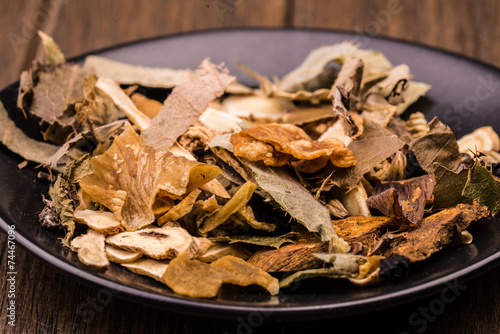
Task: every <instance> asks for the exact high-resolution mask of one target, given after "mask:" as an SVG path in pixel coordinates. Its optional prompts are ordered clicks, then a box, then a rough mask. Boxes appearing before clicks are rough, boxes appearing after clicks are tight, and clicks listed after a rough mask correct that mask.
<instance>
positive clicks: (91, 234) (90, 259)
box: [71, 229, 109, 269]
mask: <svg viewBox="0 0 500 334" xmlns="http://www.w3.org/2000/svg"><path fill="white" fill-rule="evenodd" d="M104 240H105V237H104V234H102V233H99V232H96V231H94V230H92V229H89V230H88V232H87V233H86V234H83V235H80V236H78V237H76V238H74V239H73V240H72V241H71V249H72V250H73V251H75V252H77V253H78V259H79V260H80V262H81V263H83V264H84V265H86V266H89V267H93V268H99V269H100V268H104V267H107V266H109V260H108V258H107V256H106V252H105V251H104Z"/></svg>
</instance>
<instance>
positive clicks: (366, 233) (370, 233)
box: [332, 217, 405, 253]
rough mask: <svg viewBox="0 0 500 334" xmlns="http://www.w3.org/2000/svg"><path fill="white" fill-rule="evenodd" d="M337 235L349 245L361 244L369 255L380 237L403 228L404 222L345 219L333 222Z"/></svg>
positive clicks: (384, 218) (372, 218)
mask: <svg viewBox="0 0 500 334" xmlns="http://www.w3.org/2000/svg"><path fill="white" fill-rule="evenodd" d="M332 224H333V226H335V227H337V228H338V229H337V235H338V236H339V237H341V238H342V239H344V240H345V241H347V242H349V243H353V242H361V243H362V244H363V245H364V246H366V248H367V249H366V251H367V252H368V253H369V252H370V251H371V250H372V249H373V248H374V247H375V245H376V243H377V241H378V240H379V239H380V237H381V236H382V235H384V234H385V233H386V232H388V231H391V230H398V229H400V228H401V227H402V226H405V224H404V221H402V220H400V219H398V218H396V217H347V218H345V219H341V220H333V221H332Z"/></svg>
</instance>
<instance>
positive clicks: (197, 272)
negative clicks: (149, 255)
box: [162, 253, 279, 298]
mask: <svg viewBox="0 0 500 334" xmlns="http://www.w3.org/2000/svg"><path fill="white" fill-rule="evenodd" d="M162 281H163V282H164V283H165V284H167V285H168V287H169V288H171V289H172V290H174V292H175V293H177V294H180V295H183V296H189V297H200V298H211V297H215V296H216V295H217V293H218V292H219V289H220V287H221V285H222V284H223V283H231V284H236V285H242V286H248V285H252V284H257V285H260V286H261V287H263V288H265V289H266V290H267V291H269V293H270V294H272V295H276V294H277V293H278V292H279V286H278V280H277V279H276V278H274V277H272V276H271V275H269V274H268V273H266V272H265V271H263V270H261V269H259V268H257V267H255V266H253V265H251V264H249V263H247V262H245V261H244V260H242V259H240V258H237V257H234V256H231V255H228V256H225V257H223V258H220V259H218V260H216V261H215V262H212V263H211V264H206V263H203V262H200V261H198V260H191V259H190V258H189V255H188V254H185V253H184V254H180V255H179V256H178V257H177V258H175V259H174V260H172V261H171V262H170V264H169V266H168V267H167V270H166V271H165V274H164V275H163V277H162Z"/></svg>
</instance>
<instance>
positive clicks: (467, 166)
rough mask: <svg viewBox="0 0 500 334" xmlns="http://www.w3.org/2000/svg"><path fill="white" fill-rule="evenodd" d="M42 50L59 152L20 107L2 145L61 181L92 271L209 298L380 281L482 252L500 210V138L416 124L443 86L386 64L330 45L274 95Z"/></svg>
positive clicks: (70, 236)
mask: <svg viewBox="0 0 500 334" xmlns="http://www.w3.org/2000/svg"><path fill="white" fill-rule="evenodd" d="M40 36H41V38H42V41H43V44H44V47H45V52H46V60H45V63H35V64H33V67H32V68H31V69H30V70H28V71H26V72H24V73H23V74H22V76H21V81H20V91H19V99H18V106H19V112H21V111H22V112H24V113H25V114H26V115H27V116H28V117H36V118H37V119H39V120H40V124H41V126H42V131H43V137H44V140H45V142H39V141H35V140H33V139H31V138H29V137H27V136H26V135H25V134H24V133H23V132H22V131H21V130H20V129H19V128H17V127H16V125H15V124H14V123H13V122H12V121H11V120H10V118H9V116H8V114H7V112H6V110H5V109H4V108H3V106H0V118H1V119H0V138H1V139H2V143H3V144H4V145H6V146H7V147H8V148H9V149H11V150H12V151H14V152H16V153H17V154H19V155H21V156H22V157H24V158H25V159H26V160H29V161H34V162H36V163H38V164H41V165H42V166H44V167H45V168H48V169H49V170H51V171H54V172H55V173H54V175H56V176H55V177H54V182H53V184H52V186H51V188H50V191H49V193H48V195H49V197H50V199H49V198H47V199H45V203H46V208H45V209H44V210H43V212H42V213H41V214H40V220H41V222H42V224H44V225H45V226H47V227H50V228H55V229H61V230H62V231H64V233H65V235H64V237H62V238H61V242H62V243H63V245H65V246H66V247H70V248H71V249H72V250H73V251H75V252H77V254H78V258H79V259H80V261H81V262H82V263H84V264H85V265H87V266H89V267H92V268H97V269H101V270H102V269H103V268H106V267H107V266H109V265H110V262H115V263H117V264H120V265H122V266H124V267H125V268H127V269H129V270H131V271H133V272H135V273H137V274H141V275H146V276H150V277H152V278H154V279H156V280H158V281H160V282H163V283H165V284H166V285H167V286H168V287H170V288H171V289H172V290H173V291H175V292H176V293H178V294H181V295H187V296H192V297H214V296H216V295H217V293H218V291H219V288H220V287H221V285H222V284H227V283H230V284H236V285H242V286H247V285H254V284H255V285H259V286H261V287H262V288H264V289H265V290H267V291H268V292H269V293H270V294H272V295H274V294H277V293H279V289H280V288H282V289H286V288H287V287H288V286H290V285H291V284H292V283H294V282H295V281H297V280H301V279H306V278H314V277H327V278H331V279H344V280H349V281H350V282H352V283H353V284H356V285H369V284H376V283H378V282H380V281H381V280H384V279H395V278H397V277H399V276H401V275H402V273H407V272H408V267H409V266H410V269H411V263H412V262H417V261H422V260H425V259H427V258H428V257H429V256H431V255H432V254H433V253H435V252H437V251H439V250H441V249H443V248H444V247H446V246H447V245H449V244H457V243H470V242H472V235H471V234H470V233H469V232H468V231H467V228H468V227H469V225H470V224H471V223H474V222H475V221H477V220H480V219H482V218H485V217H489V216H495V215H496V214H498V212H499V211H500V204H499V203H500V179H498V177H497V175H495V174H493V173H492V171H495V172H496V173H497V174H498V169H499V168H498V166H500V165H499V163H500V154H499V150H500V140H499V137H498V135H497V134H496V133H495V131H494V130H493V129H492V128H491V127H487V126H486V127H483V128H480V129H477V130H476V131H474V132H473V133H471V134H469V135H467V136H465V137H463V138H461V139H459V140H456V139H455V136H454V134H453V132H452V130H451V129H450V128H449V127H448V126H446V125H445V124H443V123H441V122H440V121H439V120H438V119H433V120H430V121H428V120H426V118H425V115H424V114H422V113H418V112H417V113H413V114H412V115H410V116H409V119H408V120H407V121H404V120H403V119H402V118H401V117H400V115H401V114H402V113H404V112H405V110H406V109H407V108H408V106H409V105H411V104H412V103H413V102H415V101H416V100H418V99H419V98H420V97H421V96H423V95H425V93H426V92H427V91H428V90H429V89H430V86H429V85H427V84H425V83H422V82H418V81H414V80H413V77H412V75H411V69H410V68H409V67H408V66H407V65H404V64H399V65H396V66H395V65H393V64H391V62H390V61H389V60H388V59H387V58H386V57H385V56H384V55H383V54H381V53H380V52H377V51H373V50H362V49H359V48H358V47H357V46H356V45H354V44H352V43H350V42H344V43H340V44H336V45H329V46H323V47H321V48H318V49H316V50H313V51H311V53H310V54H309V55H308V56H307V58H306V59H305V60H304V61H303V63H302V64H301V65H300V66H299V67H297V68H296V69H294V70H293V71H291V72H290V73H288V74H287V75H286V76H284V77H283V78H282V79H280V80H278V79H275V80H274V81H271V80H269V79H268V78H266V77H264V76H262V75H261V74H259V73H256V72H254V71H253V70H252V69H250V68H248V67H246V66H245V65H244V64H240V66H241V68H242V69H244V71H245V72H246V73H247V74H248V75H250V76H252V77H253V78H254V79H256V80H257V81H258V82H259V85H260V86H259V87H258V88H250V87H246V86H244V85H242V84H240V83H238V82H237V80H236V78H234V77H233V76H231V75H230V74H229V73H228V71H227V70H226V69H225V68H224V66H223V65H214V64H212V63H211V62H210V61H209V60H208V59H206V60H204V61H203V62H202V63H201V64H200V66H199V67H198V69H196V70H194V71H193V70H188V69H186V70H183V69H168V68H165V69H162V68H147V67H141V66H132V65H128V64H123V63H120V62H116V61H112V60H109V59H105V58H102V57H97V56H89V57H88V58H87V60H86V61H85V63H84V64H83V65H80V64H71V63H67V62H66V60H65V57H64V55H63V54H62V53H61V51H60V49H59V47H58V46H57V45H56V44H55V42H54V41H53V39H52V38H51V37H50V36H47V35H45V34H43V33H42V32H40ZM144 88H154V89H156V90H163V91H164V92H168V97H167V98H166V99H165V100H164V101H157V100H155V99H152V98H151V96H147V95H148V94H147V92H148V90H146V89H144ZM145 92H146V93H145ZM82 147H87V148H89V147H90V149H87V150H83V149H82ZM283 272H286V273H291V274H290V275H288V276H287V278H286V279H284V280H282V281H280V282H279V281H278V279H277V278H276V277H277V276H278V275H276V273H283ZM273 275H274V276H273ZM280 277H281V276H280Z"/></svg>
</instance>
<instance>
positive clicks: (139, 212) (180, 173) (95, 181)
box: [80, 126, 220, 231]
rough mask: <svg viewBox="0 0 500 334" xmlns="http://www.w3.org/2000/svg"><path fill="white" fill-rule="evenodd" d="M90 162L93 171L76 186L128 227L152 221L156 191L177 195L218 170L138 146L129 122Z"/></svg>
mask: <svg viewBox="0 0 500 334" xmlns="http://www.w3.org/2000/svg"><path fill="white" fill-rule="evenodd" d="M91 165H92V167H93V170H94V172H93V173H92V174H91V175H88V176H87V177H85V178H84V179H82V180H81V181H80V186H81V187H82V189H83V190H84V191H85V192H86V193H87V194H89V195H90V196H91V197H92V199H93V200H95V201H97V202H99V203H101V204H102V205H104V206H106V207H107V208H108V209H109V210H111V211H112V212H113V213H114V214H115V215H116V217H117V218H118V219H119V220H120V222H121V223H122V225H123V226H124V227H125V229H127V230H129V231H134V230H137V229H139V228H141V227H143V226H146V225H148V224H150V223H152V222H153V221H154V219H155V217H154V213H153V211H152V206H153V203H154V202H155V198H156V195H157V194H158V193H159V192H160V191H162V192H164V193H165V195H167V196H169V197H171V198H181V197H182V196H184V194H186V193H189V192H191V191H193V190H195V189H197V188H199V187H200V186H202V185H203V184H205V183H207V182H208V181H210V180H212V179H214V178H215V177H216V176H217V175H218V174H219V173H220V169H218V168H217V167H213V166H210V165H206V164H202V163H199V162H197V161H191V160H187V159H185V158H183V157H177V156H173V155H172V154H171V153H169V152H157V151H156V150H155V149H153V148H152V147H149V146H141V138H140V137H139V135H138V134H137V133H136V132H135V131H134V130H133V129H132V128H131V127H130V126H129V127H128V129H127V130H126V131H125V132H124V133H122V134H121V135H120V136H118V137H116V138H115V140H114V141H113V144H112V145H111V147H110V148H109V149H108V150H107V151H106V152H105V153H104V154H102V155H100V156H97V157H94V158H92V159H91Z"/></svg>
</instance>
